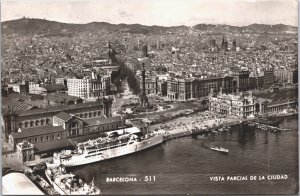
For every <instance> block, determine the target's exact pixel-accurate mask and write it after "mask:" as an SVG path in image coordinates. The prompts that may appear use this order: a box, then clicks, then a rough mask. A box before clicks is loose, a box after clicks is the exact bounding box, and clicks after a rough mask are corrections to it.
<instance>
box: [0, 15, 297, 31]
mask: <svg viewBox="0 0 300 196" xmlns="http://www.w3.org/2000/svg"><path fill="white" fill-rule="evenodd" d="M189 28H191V27H189V26H185V25H179V26H159V25H152V26H148V25H142V24H137V23H136V24H125V23H120V24H111V23H108V22H96V21H94V22H90V23H85V24H76V23H64V22H57V21H50V20H46V19H38V18H20V19H16V20H10V21H4V22H1V30H2V33H4V34H5V33H23V34H32V33H39V32H47V31H52V32H55V33H61V32H65V31H67V32H69V33H76V32H83V31H99V30H105V31H125V32H129V33H142V34H149V33H160V32H163V31H173V30H179V29H189ZM192 28H194V29H198V30H200V31H201V30H203V31H216V32H222V31H245V30H246V31H251V32H285V31H297V29H298V27H295V26H291V25H285V24H275V25H268V24H257V23H254V24H251V25H247V26H233V25H226V24H204V23H201V24H196V25H194V26H192Z"/></svg>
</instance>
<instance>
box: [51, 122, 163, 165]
mask: <svg viewBox="0 0 300 196" xmlns="http://www.w3.org/2000/svg"><path fill="white" fill-rule="evenodd" d="M162 142H163V134H162V133H159V132H157V133H149V134H145V135H144V136H143V135H142V133H141V132H140V130H139V129H138V128H137V127H131V128H126V129H121V130H115V131H111V132H108V133H107V136H106V137H99V138H97V139H94V140H89V141H86V142H83V143H78V144H77V149H76V150H74V151H71V150H64V151H61V152H59V153H54V154H53V162H52V164H53V165H60V164H61V165H64V166H65V167H72V166H78V165H84V164H89V163H94V162H98V161H103V160H106V159H111V158H115V157H119V156H123V155H127V154H131V153H134V152H138V151H141V150H144V149H147V148H150V147H152V146H155V145H158V144H161V143H162ZM48 165H49V166H50V165H51V164H49V163H48Z"/></svg>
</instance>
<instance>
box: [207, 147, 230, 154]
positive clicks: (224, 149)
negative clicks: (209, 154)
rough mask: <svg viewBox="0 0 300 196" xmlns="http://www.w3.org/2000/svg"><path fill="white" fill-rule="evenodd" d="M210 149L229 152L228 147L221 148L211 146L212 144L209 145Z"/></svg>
mask: <svg viewBox="0 0 300 196" xmlns="http://www.w3.org/2000/svg"><path fill="white" fill-rule="evenodd" d="M210 149H211V150H215V151H218V152H225V153H228V152H229V150H228V149H226V148H222V147H217V146H215V147H212V146H211V147H210Z"/></svg>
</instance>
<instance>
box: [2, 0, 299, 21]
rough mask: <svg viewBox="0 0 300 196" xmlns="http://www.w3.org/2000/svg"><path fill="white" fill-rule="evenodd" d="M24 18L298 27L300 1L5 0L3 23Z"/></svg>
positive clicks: (3, 1)
mask: <svg viewBox="0 0 300 196" xmlns="http://www.w3.org/2000/svg"><path fill="white" fill-rule="evenodd" d="M23 16H25V17H29V18H41V19H44V18H45V19H47V20H53V21H59V22H66V23H89V22H109V23H113V24H119V23H126V24H135V23H138V24H143V25H161V26H177V25H187V26H192V25H196V24H200V23H206V24H227V25H235V26H244V25H249V24H253V23H258V24H280V23H282V24H287V25H293V26H298V0H1V21H7V20H14V19H19V18H22V17H23Z"/></svg>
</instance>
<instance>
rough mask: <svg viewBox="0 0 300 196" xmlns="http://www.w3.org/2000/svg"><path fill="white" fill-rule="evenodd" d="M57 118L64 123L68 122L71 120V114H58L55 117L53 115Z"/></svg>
mask: <svg viewBox="0 0 300 196" xmlns="http://www.w3.org/2000/svg"><path fill="white" fill-rule="evenodd" d="M55 116H56V117H57V118H60V119H62V120H64V121H68V120H69V119H70V118H72V115H71V114H68V113H66V112H60V113H58V114H57V115H55Z"/></svg>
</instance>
